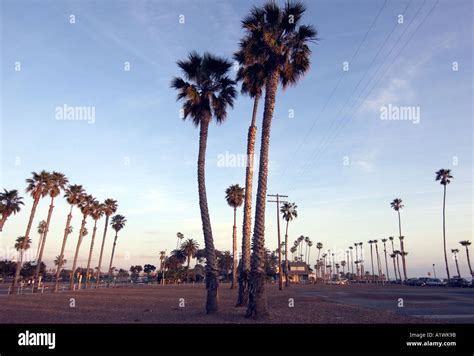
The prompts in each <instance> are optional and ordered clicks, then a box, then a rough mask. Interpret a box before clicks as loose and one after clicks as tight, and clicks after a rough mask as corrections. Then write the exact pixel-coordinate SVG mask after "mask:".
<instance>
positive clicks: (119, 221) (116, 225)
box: [109, 214, 127, 281]
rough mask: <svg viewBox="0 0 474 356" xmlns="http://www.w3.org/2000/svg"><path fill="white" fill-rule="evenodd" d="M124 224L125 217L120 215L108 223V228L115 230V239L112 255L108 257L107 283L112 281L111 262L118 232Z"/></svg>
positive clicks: (113, 217)
mask: <svg viewBox="0 0 474 356" xmlns="http://www.w3.org/2000/svg"><path fill="white" fill-rule="evenodd" d="M126 222H127V219H125V216H123V215H120V214H117V215H114V216H112V221H111V222H110V226H112V229H114V230H115V238H114V244H113V246H112V255H111V256H110V264H109V281H110V280H111V279H112V262H113V260H114V253H115V245H117V237H118V233H119V231H120V230H122V229H123V228H124V227H125V223H126Z"/></svg>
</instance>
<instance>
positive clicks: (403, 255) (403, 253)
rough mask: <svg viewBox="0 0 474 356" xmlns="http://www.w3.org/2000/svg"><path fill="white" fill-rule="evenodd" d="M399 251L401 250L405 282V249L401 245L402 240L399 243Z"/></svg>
mask: <svg viewBox="0 0 474 356" xmlns="http://www.w3.org/2000/svg"><path fill="white" fill-rule="evenodd" d="M400 249H401V250H402V266H403V277H404V280H405V281H406V280H407V265H406V261H405V247H404V245H403V240H401V241H400Z"/></svg>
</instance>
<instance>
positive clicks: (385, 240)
mask: <svg viewBox="0 0 474 356" xmlns="http://www.w3.org/2000/svg"><path fill="white" fill-rule="evenodd" d="M382 242H383V254H384V256H385V271H386V272H387V281H389V280H390V275H389V273H388V262H387V239H385V238H384V239H382Z"/></svg>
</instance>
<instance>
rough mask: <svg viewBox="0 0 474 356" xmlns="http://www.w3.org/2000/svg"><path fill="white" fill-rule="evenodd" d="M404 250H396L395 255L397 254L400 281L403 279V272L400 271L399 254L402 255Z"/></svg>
mask: <svg viewBox="0 0 474 356" xmlns="http://www.w3.org/2000/svg"><path fill="white" fill-rule="evenodd" d="M401 254H402V252H401V251H400V250H395V255H396V256H397V270H398V275H399V276H400V281H401V280H402V274H401V273H400V262H399V260H398V256H400V255H401Z"/></svg>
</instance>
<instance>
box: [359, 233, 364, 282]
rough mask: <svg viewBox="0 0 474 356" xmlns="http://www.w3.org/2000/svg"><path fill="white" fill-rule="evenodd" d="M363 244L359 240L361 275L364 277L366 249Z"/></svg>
mask: <svg viewBox="0 0 474 356" xmlns="http://www.w3.org/2000/svg"><path fill="white" fill-rule="evenodd" d="M362 245H363V243H362V242H359V246H360V259H359V262H360V276H361V277H364V250H363V249H362Z"/></svg>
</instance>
